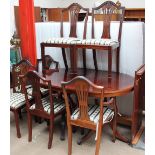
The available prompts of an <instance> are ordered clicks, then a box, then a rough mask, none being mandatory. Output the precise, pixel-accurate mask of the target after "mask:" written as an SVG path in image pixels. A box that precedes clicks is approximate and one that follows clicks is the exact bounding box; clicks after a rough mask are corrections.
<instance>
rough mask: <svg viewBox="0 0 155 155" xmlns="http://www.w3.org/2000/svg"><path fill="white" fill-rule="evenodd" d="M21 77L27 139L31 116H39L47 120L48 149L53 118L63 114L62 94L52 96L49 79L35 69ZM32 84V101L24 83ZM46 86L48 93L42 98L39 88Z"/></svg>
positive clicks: (30, 139)
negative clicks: (26, 120) (25, 110)
mask: <svg viewBox="0 0 155 155" xmlns="http://www.w3.org/2000/svg"><path fill="white" fill-rule="evenodd" d="M21 78H22V85H23V88H24V93H25V98H26V109H27V118H28V141H29V142H31V141H32V116H37V117H41V118H43V119H46V120H48V121H49V140H48V149H50V148H51V146H52V140H53V130H54V119H55V118H56V117H57V116H60V115H65V103H64V100H63V98H62V96H60V97H57V96H53V93H52V91H53V90H52V85H51V80H46V79H45V78H44V77H41V76H40V75H39V74H38V73H37V72H36V71H29V72H27V73H26V74H25V75H24V76H21ZM27 83H29V84H30V85H31V86H32V97H33V103H32V104H31V103H30V101H29V94H28V93H27V91H26V84H27ZM45 86H46V87H48V94H49V95H47V96H44V98H42V96H41V92H40V89H41V88H42V87H45ZM61 128H63V127H61Z"/></svg>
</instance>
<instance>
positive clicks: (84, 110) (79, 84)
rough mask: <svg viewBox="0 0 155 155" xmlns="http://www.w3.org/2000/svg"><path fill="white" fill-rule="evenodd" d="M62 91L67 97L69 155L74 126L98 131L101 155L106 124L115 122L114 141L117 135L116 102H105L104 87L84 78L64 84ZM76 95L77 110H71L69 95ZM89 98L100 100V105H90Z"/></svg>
mask: <svg viewBox="0 0 155 155" xmlns="http://www.w3.org/2000/svg"><path fill="white" fill-rule="evenodd" d="M62 89H63V93H64V97H65V103H66V111H67V126H68V155H71V154H72V126H79V127H82V128H87V129H91V130H93V131H96V151H95V155H98V154H99V148H100V142H101V138H102V128H103V125H104V124H106V123H111V122H113V139H114V140H115V134H116V120H113V119H115V118H116V117H114V115H115V113H116V109H115V107H116V106H115V105H114V104H115V102H114V100H113V99H110V100H109V101H108V102H103V101H104V87H102V86H97V85H95V84H93V83H92V82H91V81H89V80H88V79H87V78H85V77H83V76H77V77H75V78H74V79H72V80H71V81H68V82H62ZM70 93H75V94H76V96H77V99H78V103H77V109H75V110H74V111H73V112H72V111H71V110H70V103H69V101H68V94H70ZM89 97H94V98H98V99H99V104H92V103H89V102H88V101H90V100H89Z"/></svg>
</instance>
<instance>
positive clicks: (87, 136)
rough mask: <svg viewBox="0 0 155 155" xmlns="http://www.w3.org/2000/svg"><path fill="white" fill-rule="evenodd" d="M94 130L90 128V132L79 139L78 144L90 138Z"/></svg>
mask: <svg viewBox="0 0 155 155" xmlns="http://www.w3.org/2000/svg"><path fill="white" fill-rule="evenodd" d="M92 132H93V131H92V130H88V132H87V133H86V134H85V135H84V136H82V137H81V138H79V139H78V141H77V144H78V145H81V144H82V143H83V142H84V141H86V140H87V139H89V138H90V136H92Z"/></svg>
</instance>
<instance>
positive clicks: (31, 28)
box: [19, 0, 36, 66]
mask: <svg viewBox="0 0 155 155" xmlns="http://www.w3.org/2000/svg"><path fill="white" fill-rule="evenodd" d="M19 21H20V24H19V25H20V37H21V51H22V57H23V59H28V60H29V61H30V62H31V63H32V65H34V66H35V65H36V34H35V19H34V2H33V0H19Z"/></svg>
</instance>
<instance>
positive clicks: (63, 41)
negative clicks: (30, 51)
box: [45, 37, 79, 44]
mask: <svg viewBox="0 0 155 155" xmlns="http://www.w3.org/2000/svg"><path fill="white" fill-rule="evenodd" d="M78 40H79V39H78V38H73V37H69V38H50V39H48V40H47V41H45V43H51V44H76V42H77V41H78Z"/></svg>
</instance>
